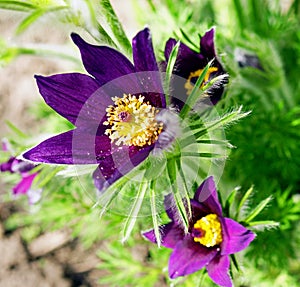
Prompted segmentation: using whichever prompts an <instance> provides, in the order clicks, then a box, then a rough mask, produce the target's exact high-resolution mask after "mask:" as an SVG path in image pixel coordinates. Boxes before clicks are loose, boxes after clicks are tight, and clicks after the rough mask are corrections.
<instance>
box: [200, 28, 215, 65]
mask: <svg viewBox="0 0 300 287" xmlns="http://www.w3.org/2000/svg"><path fill="white" fill-rule="evenodd" d="M214 35H215V29H214V28H212V29H210V30H209V31H207V32H206V33H205V34H204V35H203V37H201V40H200V53H201V54H202V55H204V56H205V57H206V58H207V59H208V60H212V59H213V58H214V57H216V52H215V44H214Z"/></svg>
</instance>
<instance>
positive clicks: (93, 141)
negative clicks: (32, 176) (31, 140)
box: [23, 129, 113, 164]
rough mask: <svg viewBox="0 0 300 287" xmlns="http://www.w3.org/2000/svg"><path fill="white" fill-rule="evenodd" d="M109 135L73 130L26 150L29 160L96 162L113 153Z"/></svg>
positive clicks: (67, 162)
mask: <svg viewBox="0 0 300 287" xmlns="http://www.w3.org/2000/svg"><path fill="white" fill-rule="evenodd" d="M112 152H113V151H112V146H111V141H110V139H109V138H108V137H107V136H93V135H89V134H85V132H84V131H81V130H78V129H77V130H72V131H68V132H65V133H62V134H59V135H57V136H54V137H51V138H49V139H47V140H45V141H43V142H41V143H40V144H39V145H37V146H36V147H34V148H32V149H31V150H29V151H27V152H25V153H24V154H23V157H24V158H25V159H27V160H31V161H34V162H42V163H52V164H95V163H99V162H101V161H102V160H103V158H105V157H107V156H109V155H110V154H111V153H112Z"/></svg>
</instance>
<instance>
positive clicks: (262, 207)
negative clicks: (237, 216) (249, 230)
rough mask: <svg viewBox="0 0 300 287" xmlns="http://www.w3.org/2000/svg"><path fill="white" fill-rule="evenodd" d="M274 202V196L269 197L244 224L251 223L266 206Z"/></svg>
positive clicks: (251, 213)
mask: <svg viewBox="0 0 300 287" xmlns="http://www.w3.org/2000/svg"><path fill="white" fill-rule="evenodd" d="M271 200H272V196H269V197H267V198H266V199H265V200H263V201H262V202H261V203H260V204H259V205H258V206H257V207H256V208H254V210H253V211H252V212H250V214H249V215H248V216H247V218H245V219H244V222H246V223H249V222H250V221H252V219H254V218H255V217H256V216H257V215H258V214H259V213H260V212H261V211H262V210H263V209H264V208H265V207H266V206H267V204H268V203H269V202H270V201H271Z"/></svg>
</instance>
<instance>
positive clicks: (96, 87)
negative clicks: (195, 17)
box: [23, 28, 172, 191]
mask: <svg viewBox="0 0 300 287" xmlns="http://www.w3.org/2000/svg"><path fill="white" fill-rule="evenodd" d="M71 37H72V39H73V41H74V43H75V44H76V45H77V46H78V48H79V50H80V52H81V56H82V61H83V65H84V67H85V69H86V70H87V72H88V73H89V74H90V75H85V74H80V73H68V74H57V75H52V76H48V77H43V76H36V80H37V85H38V88H39V91H40V93H41V95H42V96H43V98H44V100H45V102H46V103H47V104H48V105H49V106H50V107H52V108H53V109H54V110H55V111H56V112H57V113H59V114H60V115H62V116H63V117H64V118H66V119H67V120H69V121H70V122H71V123H73V124H74V125H75V126H76V129H74V130H71V131H67V132H65V133H62V134H59V135H56V136H54V137H51V138H49V139H47V140H45V141H43V142H42V143H40V144H39V145H37V146H36V147H34V148H32V149H31V150H29V151H27V152H25V153H24V154H23V157H24V158H25V159H27V160H31V161H34V162H42V163H49V164H98V168H97V169H96V170H95V172H94V173H93V178H94V183H95V185H96V187H97V188H98V189H99V190H100V191H102V190H104V189H105V188H107V187H108V186H109V185H110V184H112V183H113V182H115V181H116V180H117V179H119V178H120V177H121V176H123V175H124V174H126V173H128V172H129V171H130V170H131V169H133V168H134V167H135V166H137V165H139V164H140V163H141V162H142V161H144V160H145V159H146V158H147V157H148V155H149V153H150V152H151V151H152V150H153V149H154V147H155V144H157V143H160V140H159V137H160V136H161V135H163V134H164V133H165V132H166V130H167V129H168V126H167V125H166V124H164V122H163V120H160V121H158V120H157V118H156V115H157V114H158V113H159V111H160V110H161V109H164V108H166V102H165V96H164V94H163V88H162V83H161V79H160V74H159V70H158V65H157V62H156V59H155V55H154V51H153V46H152V39H151V35H150V31H149V30H148V29H147V28H146V29H144V30H142V31H140V32H139V33H138V34H137V35H136V36H135V37H134V39H133V41H132V50H133V62H134V64H132V63H131V62H130V61H129V60H128V59H127V58H126V57H125V56H124V55H122V54H121V53H120V52H118V51H116V50H114V49H112V48H110V47H106V46H95V45H91V44H89V43H87V42H85V41H84V40H83V39H82V38H81V37H80V36H79V35H77V34H72V35H71ZM169 134H170V133H169ZM171 134H172V133H171ZM159 147H160V146H159Z"/></svg>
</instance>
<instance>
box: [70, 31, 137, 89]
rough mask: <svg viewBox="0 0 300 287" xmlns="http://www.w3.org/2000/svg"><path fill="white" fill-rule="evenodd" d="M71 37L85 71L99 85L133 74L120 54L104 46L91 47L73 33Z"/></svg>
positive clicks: (132, 68)
mask: <svg viewBox="0 0 300 287" xmlns="http://www.w3.org/2000/svg"><path fill="white" fill-rule="evenodd" d="M71 37H72V40H73V42H74V43H75V44H76V45H77V46H78V48H79V50H80V53H81V57H82V61H83V65H84V67H85V69H86V70H87V71H88V72H89V73H90V74H91V75H93V76H94V77H95V78H96V79H97V81H98V82H99V84H100V85H103V84H106V83H107V82H110V81H112V80H114V79H116V78H119V77H121V76H124V75H127V74H130V73H134V72H135V69H134V66H133V65H132V63H131V62H130V61H129V60H128V59H127V58H126V57H125V56H123V55H122V54H121V53H120V52H118V51H116V50H114V49H112V48H109V47H106V46H95V45H91V44H89V43H87V42H85V41H84V40H83V39H82V38H81V37H80V36H79V35H77V34H75V33H72V34H71ZM124 92H126V91H124Z"/></svg>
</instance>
